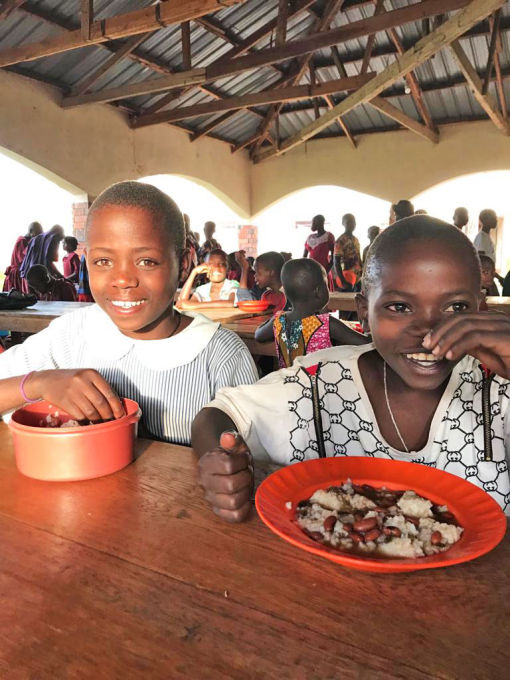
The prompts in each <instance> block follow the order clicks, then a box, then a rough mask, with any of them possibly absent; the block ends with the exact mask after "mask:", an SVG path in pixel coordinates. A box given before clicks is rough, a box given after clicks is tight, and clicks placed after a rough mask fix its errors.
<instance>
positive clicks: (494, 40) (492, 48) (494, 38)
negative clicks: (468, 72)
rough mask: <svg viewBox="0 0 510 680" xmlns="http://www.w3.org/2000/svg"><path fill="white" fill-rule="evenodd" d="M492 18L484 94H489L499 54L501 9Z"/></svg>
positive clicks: (483, 87)
mask: <svg viewBox="0 0 510 680" xmlns="http://www.w3.org/2000/svg"><path fill="white" fill-rule="evenodd" d="M491 18H492V31H491V40H490V44H489V55H488V57H487V70H486V72H485V78H484V81H483V85H482V94H487V90H488V89H489V83H490V80H491V75H492V68H493V66H494V59H495V57H496V54H497V46H498V41H499V25H500V22H501V9H498V10H497V12H494V14H493V16H492V17H491Z"/></svg>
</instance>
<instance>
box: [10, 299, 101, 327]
mask: <svg viewBox="0 0 510 680" xmlns="http://www.w3.org/2000/svg"><path fill="white" fill-rule="evenodd" d="M90 304H91V303H90V302H36V304H35V305H33V306H32V307H27V308H26V309H16V310H9V309H0V329H2V330H5V331H19V332H22V333H37V332H38V331H42V329H43V328H46V327H47V326H48V324H49V323H50V321H53V319H56V318H57V317H59V316H62V314H67V313H68V312H74V311H75V310H77V309H82V308H83V307H87V306H88V305H90Z"/></svg>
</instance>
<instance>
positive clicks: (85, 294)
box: [78, 255, 94, 302]
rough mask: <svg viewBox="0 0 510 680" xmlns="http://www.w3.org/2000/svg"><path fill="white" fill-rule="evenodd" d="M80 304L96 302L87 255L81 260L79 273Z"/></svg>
mask: <svg viewBox="0 0 510 680" xmlns="http://www.w3.org/2000/svg"><path fill="white" fill-rule="evenodd" d="M78 302H94V297H93V296H92V292H91V290H90V285H89V270H88V269H87V259H86V257H85V255H82V256H81V258H80V271H79V273H78Z"/></svg>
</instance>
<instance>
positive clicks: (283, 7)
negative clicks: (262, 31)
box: [275, 0, 289, 47]
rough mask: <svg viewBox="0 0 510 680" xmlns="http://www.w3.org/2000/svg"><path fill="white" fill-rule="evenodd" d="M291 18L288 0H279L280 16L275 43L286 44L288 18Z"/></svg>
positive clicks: (277, 22)
mask: <svg viewBox="0 0 510 680" xmlns="http://www.w3.org/2000/svg"><path fill="white" fill-rule="evenodd" d="M288 18H289V3H288V0H278V17H277V21H276V31H275V45H277V46H278V47H279V46H280V45H284V44H285V40H286V39H287V20H288Z"/></svg>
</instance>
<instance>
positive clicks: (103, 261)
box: [94, 257, 111, 267]
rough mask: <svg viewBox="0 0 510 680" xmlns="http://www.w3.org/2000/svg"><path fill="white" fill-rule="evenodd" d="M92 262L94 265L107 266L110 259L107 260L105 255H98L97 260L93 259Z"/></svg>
mask: <svg viewBox="0 0 510 680" xmlns="http://www.w3.org/2000/svg"><path fill="white" fill-rule="evenodd" d="M94 264H95V265H96V267H107V266H108V265H109V264H111V260H109V259H108V258H107V257H100V258H98V259H97V260H94Z"/></svg>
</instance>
